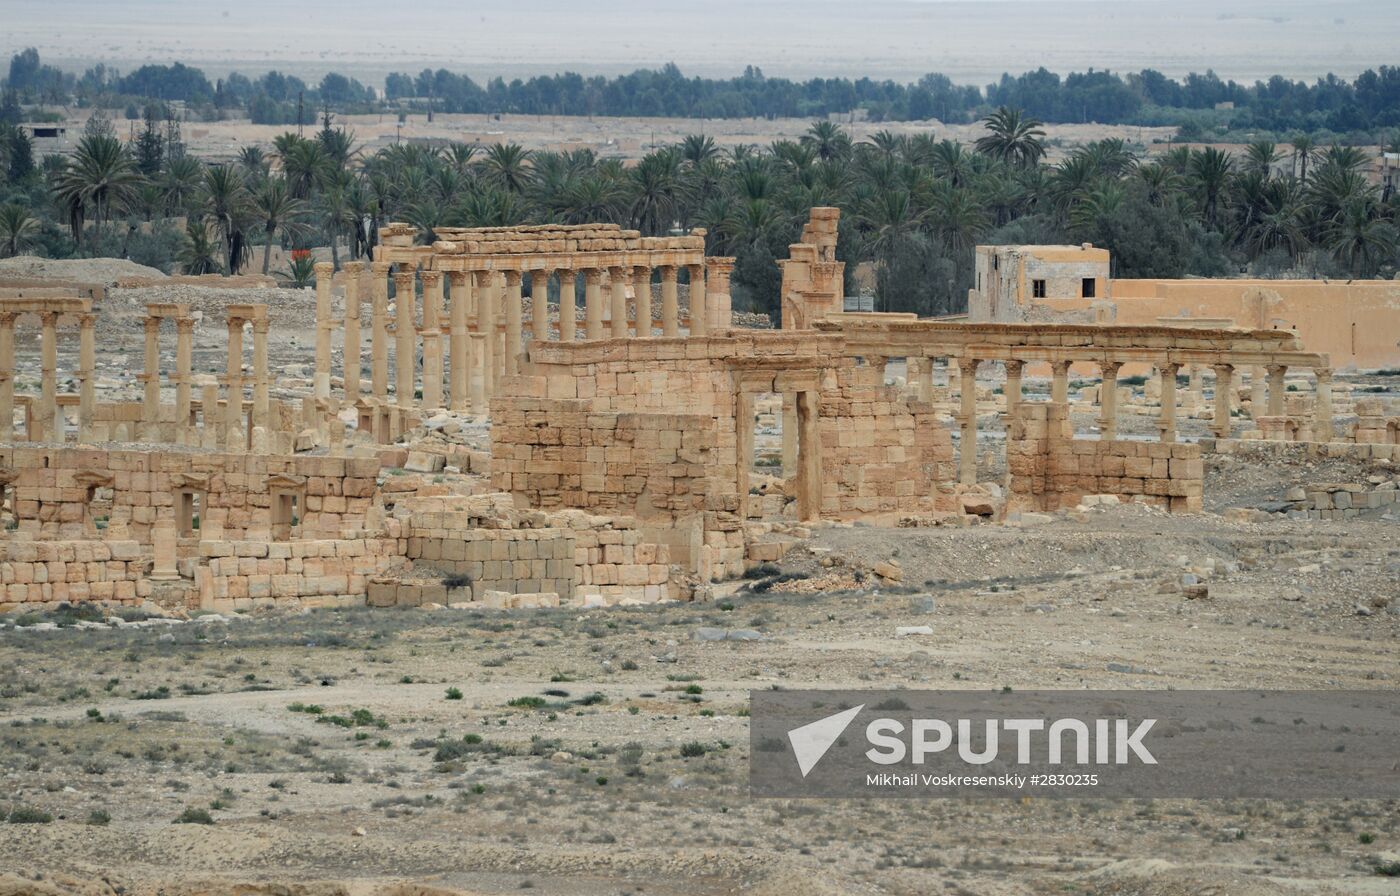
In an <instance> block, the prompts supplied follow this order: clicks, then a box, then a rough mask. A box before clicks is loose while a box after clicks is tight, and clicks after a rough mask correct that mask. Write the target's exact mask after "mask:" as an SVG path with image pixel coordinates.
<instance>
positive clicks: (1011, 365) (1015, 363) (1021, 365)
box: [920, 358, 1026, 374]
mask: <svg viewBox="0 0 1400 896" xmlns="http://www.w3.org/2000/svg"><path fill="white" fill-rule="evenodd" d="M920 360H922V359H920ZM1003 363H1004V364H1005V365H1006V372H1007V373H1017V374H1019V373H1020V372H1021V371H1022V370H1024V369H1025V367H1026V362H1025V361H1022V360H1020V359H1019V358H1008V359H1007V360H1006V361H1004V362H1003Z"/></svg>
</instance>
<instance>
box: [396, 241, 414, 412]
mask: <svg viewBox="0 0 1400 896" xmlns="http://www.w3.org/2000/svg"><path fill="white" fill-rule="evenodd" d="M414 279H415V271H414V270H413V269H411V268H410V269H408V270H400V271H398V272H397V273H395V274H394V396H395V397H394V403H395V404H397V405H398V406H399V407H403V408H411V407H413V405H414V396H413V392H414V389H413V370H414V367H415V366H417V359H416V357H415V355H416V353H417V352H416V346H415V345H414V342H415V340H414V338H413V334H414V331H415V330H417V328H418V324H417V322H415V321H414V319H413V318H414V317H415V315H414V306H415V305H416V304H417V301H418V300H417V296H416V295H415V293H414V289H415V284H414Z"/></svg>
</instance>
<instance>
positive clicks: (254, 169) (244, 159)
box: [238, 145, 272, 273]
mask: <svg viewBox="0 0 1400 896" xmlns="http://www.w3.org/2000/svg"><path fill="white" fill-rule="evenodd" d="M238 166H239V167H240V168H242V169H243V176H244V177H246V178H247V179H248V182H249V183H257V182H258V181H261V180H262V179H263V178H265V177H267V174H268V171H269V170H270V169H271V167H272V162H271V161H269V160H268V158H267V154H266V153H264V152H263V149H262V147H261V146H256V145H254V146H245V147H243V149H242V150H240V151H239V153H238ZM264 273H265V272H264Z"/></svg>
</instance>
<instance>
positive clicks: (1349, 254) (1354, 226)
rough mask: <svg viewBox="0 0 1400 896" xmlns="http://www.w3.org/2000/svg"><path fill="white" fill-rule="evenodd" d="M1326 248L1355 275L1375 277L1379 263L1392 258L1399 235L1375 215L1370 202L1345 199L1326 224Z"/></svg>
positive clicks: (1397, 244)
mask: <svg viewBox="0 0 1400 896" xmlns="http://www.w3.org/2000/svg"><path fill="white" fill-rule="evenodd" d="M1326 237H1327V248H1328V250H1329V251H1330V252H1331V253H1332V257H1333V258H1335V259H1336V260H1337V261H1338V262H1341V263H1342V264H1345V265H1346V266H1347V269H1348V270H1350V271H1351V272H1352V275H1353V276H1356V277H1372V276H1375V274H1376V271H1377V270H1378V269H1379V267H1380V265H1381V263H1382V262H1383V261H1386V260H1388V259H1393V258H1394V257H1395V250H1396V247H1397V246H1400V235H1397V233H1396V231H1395V228H1394V227H1393V226H1391V225H1390V224H1389V223H1388V222H1386V221H1385V220H1384V219H1382V218H1381V217H1379V216H1378V215H1376V214H1375V207H1374V203H1372V202H1369V201H1366V200H1354V201H1352V202H1348V203H1347V204H1346V206H1345V207H1344V208H1343V209H1342V212H1341V214H1340V215H1339V216H1338V217H1337V218H1336V219H1335V220H1333V221H1332V222H1331V223H1330V224H1329V225H1328V227H1327V233H1326Z"/></svg>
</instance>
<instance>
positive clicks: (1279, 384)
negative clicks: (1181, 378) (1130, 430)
mask: <svg viewBox="0 0 1400 896" xmlns="http://www.w3.org/2000/svg"><path fill="white" fill-rule="evenodd" d="M876 360H877V361H883V359H876ZM982 363H983V362H982V359H978V358H950V359H949V364H950V367H949V374H950V377H949V380H950V382H951V375H952V367H953V366H956V368H957V377H958V389H959V407H958V410H957V413H956V415H955V419H956V421H957V423H958V427H959V448H958V478H959V481H960V482H962V483H964V484H968V485H971V484H975V483H976V481H977V370H978V367H979V366H980V365H981V364H982ZM1002 363H1003V365H1004V367H1005V370H1006V385H1005V387H1004V392H1005V397H1006V415H1007V418H1008V419H1011V418H1014V417H1015V415H1016V411H1017V408H1018V406H1019V405H1020V403H1021V400H1022V399H1021V382H1022V374H1023V371H1024V367H1025V363H1026V362H1025V361H1021V360H1007V361H1003V362H1002ZM1072 363H1074V362H1071V361H1063V360H1061V361H1052V362H1050V367H1051V382H1050V400H1051V401H1052V402H1056V403H1067V402H1068V400H1069V370H1070V366H1071V364H1072ZM1213 366H1214V370H1215V408H1214V411H1215V414H1214V420H1213V421H1212V427H1211V428H1212V431H1213V432H1214V434H1215V436H1216V437H1217V438H1228V437H1229V436H1230V434H1231V431H1232V425H1231V414H1232V411H1233V407H1232V403H1231V395H1232V394H1233V389H1234V375H1235V365H1233V364H1216V365H1213ZM1122 367H1123V364H1122V362H1118V361H1109V362H1101V363H1100V364H1099V368H1100V372H1101V377H1102V383H1101V386H1100V388H1099V437H1100V438H1101V439H1104V440H1113V439H1116V438H1118V386H1117V383H1118V375H1119V372H1120V371H1121V369H1122ZM1180 369H1181V365H1180V364H1178V363H1175V362H1165V363H1162V364H1159V365H1157V367H1156V375H1157V376H1158V377H1159V378H1160V380H1159V384H1160V387H1161V402H1160V411H1159V415H1158V421H1157V431H1158V437H1159V439H1160V440H1161V441H1163V442H1175V441H1176V440H1177V435H1178V432H1177V382H1176V381H1177V375H1178V373H1179V372H1180ZM1287 370H1288V368H1287V367H1286V366H1285V365H1278V364H1276V365H1268V366H1267V368H1266V371H1267V372H1266V376H1267V386H1268V390H1267V396H1265V395H1263V394H1260V390H1259V389H1258V388H1257V386H1258V385H1261V384H1262V383H1264V382H1265V376H1256V378H1255V382H1256V391H1255V392H1254V394H1253V396H1252V397H1251V400H1252V401H1253V402H1254V403H1255V408H1256V410H1255V414H1256V416H1260V415H1261V414H1260V411H1261V410H1265V406H1266V414H1267V415H1268V416H1280V415H1282V414H1283V410H1284V394H1285V392H1284V377H1285V375H1286V373H1287ZM928 374H930V375H931V374H932V367H931V365H930V369H929V371H928ZM1314 375H1315V376H1316V383H1317V386H1316V392H1315V402H1314V418H1313V433H1314V434H1313V438H1314V440H1316V441H1330V440H1331V439H1332V436H1333V422H1332V417H1333V409H1332V371H1331V370H1330V369H1328V368H1317V369H1315V370H1314ZM1191 376H1192V381H1193V384H1194V383H1197V382H1199V379H1198V378H1199V370H1198V369H1193V370H1192V371H1191ZM926 385H927V384H925V383H924V382H923V381H922V380H921V381H920V384H919V391H920V395H921V397H923V398H924V399H925V400H927V398H928V397H930V395H929V393H928V391H927V389H926V388H925V386H926ZM1193 394H1198V393H1193ZM783 430H784V433H786V432H787V420H786V419H785V420H784V428H783ZM785 447H786V446H785ZM785 453H786V452H785Z"/></svg>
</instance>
